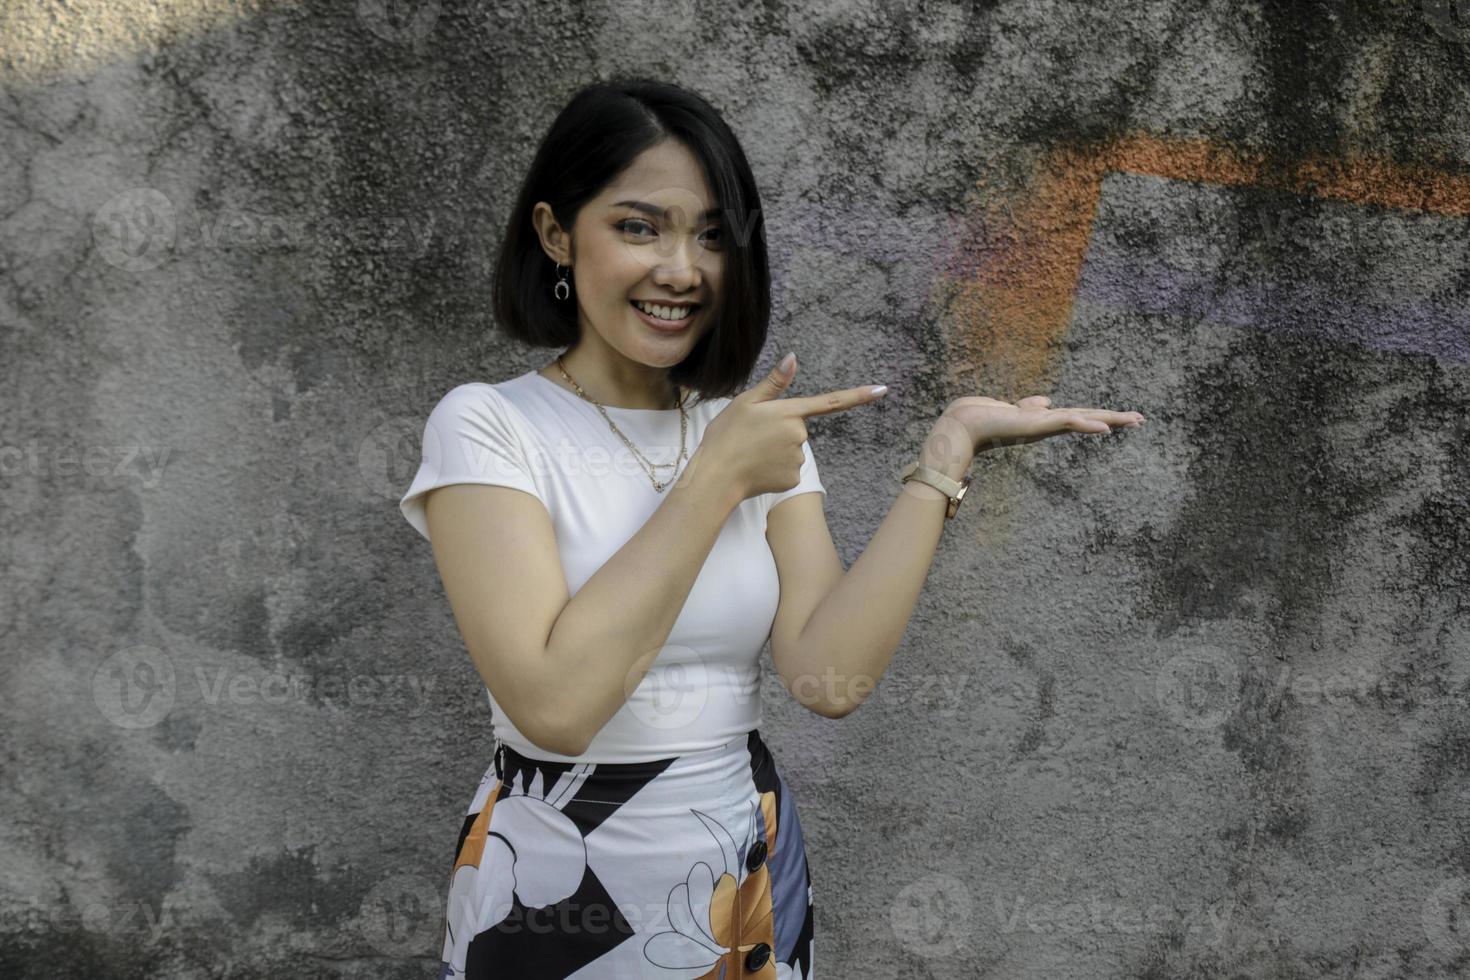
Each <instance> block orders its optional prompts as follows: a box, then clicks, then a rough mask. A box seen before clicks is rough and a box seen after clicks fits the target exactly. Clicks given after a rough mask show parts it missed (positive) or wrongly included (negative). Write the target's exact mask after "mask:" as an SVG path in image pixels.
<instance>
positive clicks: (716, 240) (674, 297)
mask: <svg viewBox="0 0 1470 980" xmlns="http://www.w3.org/2000/svg"><path fill="white" fill-rule="evenodd" d="M713 207H714V205H713V202H712V200H711V195H710V194H709V188H708V187H707V186H706V185H705V181H704V175H703V173H702V172H701V171H700V169H699V163H698V161H697V160H696V158H695V157H694V155H693V154H691V153H690V152H689V151H688V150H687V149H685V148H684V147H683V145H681V144H679V143H677V142H674V141H672V140H666V141H664V142H663V143H660V144H658V145H657V146H654V147H653V148H651V149H649V150H647V151H645V152H644V153H643V154H642V155H641V156H639V157H638V158H637V159H636V160H635V161H634V162H633V164H632V165H631V166H630V167H629V168H628V169H627V170H626V171H624V173H623V174H622V175H621V176H620V177H619V178H618V179H617V180H615V181H614V182H613V183H612V184H610V185H609V186H608V187H606V188H604V189H603V192H602V193H600V194H598V195H597V196H596V197H595V198H593V199H592V200H591V201H588V202H587V204H586V206H584V207H583V208H582V210H581V211H580V212H579V213H578V215H577V219H576V223H575V225H574V226H573V229H572V249H573V251H572V272H571V278H572V298H573V299H575V301H576V303H577V308H578V315H579V319H580V321H581V324H582V329H583V335H584V337H585V336H586V330H587V328H588V327H589V326H590V327H591V329H592V330H594V331H596V333H597V334H598V336H599V337H601V338H602V340H603V342H604V343H605V344H606V345H607V346H609V347H611V348H613V349H615V350H616V351H618V352H619V353H621V354H622V355H623V356H624V357H626V358H628V359H629V360H631V361H634V362H637V363H640V364H644V365H647V366H649V367H655V368H669V367H673V366H674V365H675V364H678V363H679V362H680V361H682V360H684V358H685V357H687V356H688V355H689V353H690V351H692V350H693V349H694V345H695V344H696V343H697V342H698V340H699V338H700V337H701V336H703V334H704V333H705V332H706V331H707V330H708V329H709V324H710V310H711V309H712V308H713V306H714V303H715V300H716V298H717V297H718V296H719V291H720V274H721V272H722V271H723V267H724V255H723V249H724V247H725V239H724V236H725V229H724V224H723V220H722V217H723V216H722V215H719V214H707V213H706V212H707V211H708V210H710V209H712V208H713ZM563 261H565V260H563ZM563 271H565V270H563ZM635 300H645V301H649V302H650V303H652V304H654V305H664V306H666V307H680V306H684V307H690V306H692V309H690V310H688V311H687V313H686V312H681V311H680V310H679V309H673V310H670V309H663V310H659V311H655V312H653V313H644V312H640V311H639V310H638V309H636V308H635V306H634V301H635ZM670 315H672V316H673V317H674V320H673V321H672V322H670V321H668V320H664V319H662V317H665V316H670Z"/></svg>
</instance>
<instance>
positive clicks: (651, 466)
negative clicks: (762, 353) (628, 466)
mask: <svg viewBox="0 0 1470 980" xmlns="http://www.w3.org/2000/svg"><path fill="white" fill-rule="evenodd" d="M556 367H557V370H559V371H560V372H561V375H562V377H564V378H566V379H567V381H568V382H569V383H570V384H571V386H572V387H573V388H574V389H576V392H577V394H578V395H580V396H581V397H582V398H583V400H585V401H589V402H591V403H592V404H593V405H595V406H597V410H598V411H599V412H601V413H602V417H603V418H604V419H607V424H608V425H609V426H611V427H612V430H613V432H615V433H616V434H617V437H618V438H619V439H621V440H623V443H624V444H625V445H626V446H627V447H628V448H629V449H630V450H632V452H633V455H634V456H636V457H637V458H638V465H640V466H642V467H643V472H645V473H647V474H648V480H649V482H650V483H652V484H653V489H654V492H656V493H663V490H664V487H666V486H668V485H669V483H671V482H673V477H672V476H670V477H669V479H668V480H667V481H664V480H660V479H659V478H658V477H657V476H655V475H654V472H653V471H654V470H667V469H671V468H674V467H677V466H678V465H679V463H680V462H683V461H686V460H688V459H689V454H688V450H687V449H686V448H685V445H686V437H687V436H688V434H689V415H688V413H687V412H685V410H684V393H683V392H680V393H679V397H678V408H679V455H678V456H677V457H676V458H675V459H674V461H673V462H672V463H654V462H650V461H649V459H648V457H646V456H644V455H643V454H642V453H641V452H639V451H638V447H637V446H635V445H633V440H631V439H629V438H628V437H627V436H625V435H623V430H622V429H619V428H618V426H617V423H616V422H614V421H613V420H612V416H610V415H608V414H607V409H605V408H603V407H602V403H601V402H599V401H598V400H597V399H595V398H593V397H592V396H590V395H588V394H587V393H586V392H585V391H583V390H582V386H581V385H579V384H577V382H576V380H575V379H574V378H573V377H572V376H571V375H570V374H568V373H567V369H566V365H564V364H562V362H561V358H560V357H558V358H557V359H556Z"/></svg>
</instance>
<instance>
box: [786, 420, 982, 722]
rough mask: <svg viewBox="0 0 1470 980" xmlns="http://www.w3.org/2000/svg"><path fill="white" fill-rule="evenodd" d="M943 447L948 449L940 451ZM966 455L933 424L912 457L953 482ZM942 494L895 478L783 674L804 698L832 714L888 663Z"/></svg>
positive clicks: (907, 615)
mask: <svg viewBox="0 0 1470 980" xmlns="http://www.w3.org/2000/svg"><path fill="white" fill-rule="evenodd" d="M947 446H955V447H960V446H963V447H964V448H962V449H961V448H955V449H954V450H953V451H947V450H946V447H947ZM974 459H975V457H974V454H973V453H972V452H970V450H969V448H968V444H967V443H965V442H964V440H963V439H961V438H957V437H956V435H955V433H954V432H953V431H949V430H947V429H946V428H945V427H944V426H943V425H936V428H935V430H934V432H933V433H931V434H930V437H929V438H928V439H927V440H926V441H925V444H924V447H923V449H922V450H921V451H920V454H919V461H920V462H921V463H923V464H924V465H925V466H929V467H932V468H934V469H936V470H939V471H940V472H941V473H943V474H945V475H946V476H948V477H950V478H951V479H954V480H958V479H960V478H962V477H963V476H964V475H965V474H966V473H967V472H969V469H970V465H971V463H973V462H974ZM948 501H949V498H948V497H946V496H945V495H944V494H943V493H942V492H940V491H939V490H937V489H935V488H934V487H931V486H929V485H928V484H927V483H921V482H919V481H918V480H910V481H909V482H908V483H905V484H903V485H902V486H901V487H900V488H899V490H898V493H897V495H896V498H895V500H894V502H893V505H892V507H890V508H889V510H888V514H887V516H886V517H884V518H883V523H882V524H880V525H879V526H878V530H877V531H876V532H875V533H874V534H873V537H872V539H871V540H870V541H869V542H868V546H867V547H866V548H865V549H864V550H863V553H862V554H861V555H859V556H858V558H857V560H856V561H855V562H853V564H852V567H851V568H849V569H848V570H847V573H846V574H845V575H843V577H842V578H841V579H840V580H839V581H838V583H837V584H836V585H835V586H834V587H833V588H832V591H831V592H829V593H828V594H827V595H826V597H825V598H823V599H822V601H821V602H820V603H818V604H817V607H816V609H814V610H813V611H812V615H811V617H810V618H809V619H808V620H807V622H806V625H805V626H804V627H803V628H802V631H801V635H800V637H799V638H798V640H797V644H796V648H797V650H796V653H795V654H794V656H791V657H789V658H788V659H787V660H786V661H785V662H783V664H782V667H783V674H784V675H785V676H784V679H785V681H786V683H787V684H788V685H790V686H791V689H792V693H793V695H794V696H796V697H797V698H798V700H801V701H803V702H804V703H811V704H814V705H820V709H819V710H820V712H821V713H822V714H824V715H826V716H828V717H832V718H839V717H841V716H842V715H845V714H848V713H849V712H851V711H853V710H854V709H856V708H857V707H858V705H860V704H862V703H863V701H864V700H866V699H867V697H868V695H869V694H871V693H872V691H873V688H874V687H876V686H877V683H878V679H879V678H880V677H882V676H883V672H884V671H885V670H887V669H888V664H889V663H890V662H891V661H892V659H893V655H894V653H896V652H897V650H898V647H899V644H900V643H901V642H902V640H903V634H904V631H905V630H906V629H907V628H908V624H909V620H910V619H911V618H912V617H913V614H914V606H915V605H916V604H917V602H918V600H919V593H920V592H921V591H922V590H923V587H924V580H925V579H926V578H927V577H928V574H929V566H930V565H931V564H932V563H933V561H934V553H935V550H936V549H937V548H938V546H939V539H940V537H941V535H942V533H943V531H944V525H945V523H946V521H947V518H946V517H945V512H946V511H947V510H948V508H949V503H948Z"/></svg>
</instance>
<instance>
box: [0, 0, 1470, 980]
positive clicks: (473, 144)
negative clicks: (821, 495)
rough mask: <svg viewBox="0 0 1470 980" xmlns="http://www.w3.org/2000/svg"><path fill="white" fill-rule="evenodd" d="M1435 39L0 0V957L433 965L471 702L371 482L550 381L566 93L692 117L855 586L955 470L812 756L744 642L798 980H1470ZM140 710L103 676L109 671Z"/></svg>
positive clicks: (1302, 26)
mask: <svg viewBox="0 0 1470 980" xmlns="http://www.w3.org/2000/svg"><path fill="white" fill-rule="evenodd" d="M1467 66H1470V11H1467V10H1466V9H1465V5H1464V4H1463V3H1458V4H1457V3H1451V2H1441V0H1397V2H1385V3H1376V2H1375V3H1368V2H1357V0H1337V2H1302V3H1226V2H1223V0H1219V2H1179V3H1143V2H1134V0H1117V2H1109V3H1105V4H1069V3H1060V2H1046V3H1043V2H1006V3H993V2H990V3H986V2H981V3H975V4H969V5H965V6H959V5H918V4H896V3H886V2H856V3H854V2H847V0H844V2H841V3H835V2H834V3H826V4H821V5H812V4H806V5H786V4H781V3H774V2H773V3H759V4H748V5H743V6H736V7H732V6H729V5H723V4H711V3H694V2H683V3H653V2H650V3H639V4H624V3H611V2H602V3H585V4H584V3H577V4H556V3H552V4H532V3H528V2H516V3H509V4H499V5H488V4H466V3H460V2H451V0H437V2H434V0H428V2H419V3H416V4H412V5H398V6H397V7H396V8H395V9H394V10H389V9H388V4H387V3H386V2H375V0H362V2H360V3H350V2H349V3H342V2H335V0H332V2H329V0H312V2H295V3H286V2H271V3H267V2H259V3H249V4H245V3H219V2H212V0H211V2H206V0H173V2H167V3H165V2H157V3H141V2H126V0H109V2H102V0H91V2H70V3H67V4H53V3H42V2H40V0H21V2H17V3H11V4H7V5H5V6H4V7H3V9H0V73H3V74H0V77H3V79H4V85H3V87H0V162H3V166H0V271H3V276H0V365H3V371H4V381H5V385H4V389H3V391H4V395H3V397H4V399H5V412H4V413H3V415H0V452H3V454H4V455H3V458H0V463H3V469H0V481H3V487H4V493H5V503H6V506H5V508H4V510H3V516H0V520H3V524H4V526H3V535H0V540H3V541H4V542H5V548H4V551H3V553H0V554H3V569H4V582H3V588H0V616H3V620H0V621H3V625H4V635H5V653H6V656H5V657H4V658H3V660H0V692H3V694H0V697H3V702H0V704H3V714H0V718H3V724H4V738H3V739H0V753H3V763H0V814H3V817H4V819H3V820H0V853H3V854H4V855H5V857H4V864H3V870H4V872H5V873H4V875H3V876H0V976H7V977H8V976H51V977H61V976H66V977H70V976H77V977H82V976H85V977H104V976H105V977H118V978H143V977H149V978H153V977H163V978H172V977H197V976H230V977H233V978H248V977H257V976H258V977H276V976H281V975H290V976H293V977H346V976H353V977H360V976H375V977H405V978H406V977H410V976H413V977H419V976H426V975H430V974H431V973H432V972H433V971H434V970H435V963H436V956H437V953H438V949H439V943H440V938H441V936H440V924H439V919H438V916H439V915H440V914H441V912H442V902H443V897H444V889H445V887H446V886H447V871H448V868H449V864H450V861H451V858H452V855H451V853H450V848H451V845H452V843H453V841H454V840H455V834H456V833H457V831H458V830H459V825H460V822H461V818H462V813H463V808H464V806H465V805H466V803H467V802H468V800H469V798H470V796H471V795H472V791H473V789H474V787H475V785H476V783H477V781H478V779H479V777H480V774H481V772H482V771H483V769H484V767H485V765H486V763H487V761H488V737H489V725H488V718H487V717H486V712H485V701H484V697H483V693H482V691H481V690H480V688H479V686H478V683H477V678H476V676H475V673H474V671H473V668H472V667H471V665H470V664H469V662H468V660H467V658H466V657H465V655H464V652H463V649H462V646H461V644H460V642H459V639H458V635H457V633H456V631H455V627H454V623H453V620H452V618H451V616H450V613H449V610H448V606H447V604H446V603H445V601H444V598H443V593H442V590H441V589H440V588H439V586H438V582H437V578H436V576H435V573H434V569H433V563H432V558H431V556H430V554H429V552H428V549H427V548H426V547H425V546H424V543H423V541H422V540H421V539H420V538H418V536H417V535H415V534H414V533H413V532H412V529H411V528H409V527H408V526H407V525H406V524H405V523H404V522H403V521H402V519H401V518H400V517H399V515H398V513H397V510H396V507H395V500H396V497H397V495H398V494H399V493H401V491H402V488H403V487H404V486H405V485H406V483H407V481H408V479H409V478H410V477H411V475H412V471H413V467H414V466H415V465H416V462H417V459H416V453H417V441H416V440H417V435H418V432H419V429H420V428H421V426H422V421H423V416H424V414H425V413H426V412H427V410H428V408H429V407H430V406H431V405H432V404H433V401H434V400H435V399H436V398H437V397H438V396H439V395H441V394H442V393H443V392H444V391H446V390H447V389H448V388H450V387H452V386H454V385H455V384H458V383H460V382H462V381H466V380H471V379H496V378H501V377H506V376H509V375H510V374H512V373H518V372H520V371H522V370H525V369H526V368H528V367H530V366H532V365H535V364H539V363H541V362H542V361H543V360H544V358H545V356H546V352H534V351H524V350H518V349H515V348H513V347H512V346H510V345H508V344H506V343H505V342H503V341H502V340H501V339H499V338H498V337H497V336H496V335H495V333H494V332H493V329H492V326H493V325H492V324H491V322H490V320H489V312H488V306H487V303H486V286H487V282H486V270H487V269H488V268H490V266H491V265H492V263H493V259H494V248H495V241H496V237H497V235H498V232H499V225H500V222H501V220H502V218H503V215H504V214H505V211H506V208H507V207H508V206H509V202H510V200H511V196H512V195H513V193H514V191H515V188H516V181H517V180H518V178H519V176H520V173H521V171H522V168H524V166H525V164H526V163H527V161H528V160H529V157H530V154H531V153H532V151H533V150H534V146H535V141H536V139H537V138H538V137H539V135H540V133H541V132H542V131H543V129H544V127H545V125H546V124H547V122H548V121H549V119H550V117H551V114H552V113H554V112H555V110H556V109H557V108H558V107H559V106H560V105H561V104H562V103H563V102H564V100H565V99H566V97H567V96H568V95H569V94H570V93H571V92H572V91H574V90H575V89H576V88H577V87H578V86H579V85H581V84H582V83H584V82H585V81H588V80H590V79H593V78H596V77H606V76H608V75H611V74H614V73H626V72H646V73H650V74H656V75H663V76H666V77H670V78H673V79H676V80H679V81H682V82H684V83H686V84H689V85H691V86H694V87H696V88H698V89H700V90H701V91H703V92H705V93H706V94H707V95H709V96H710V97H711V98H712V99H713V100H714V101H715V102H716V103H717V104H718V105H720V106H721V107H722V109H723V110H724V111H725V112H726V113H727V115H728V118H729V119H730V122H731V124H732V125H733V126H734V127H735V129H736V131H737V132H738V133H740V134H741V136H742V138H743V139H744V141H745V143H746V147H747V150H748V153H749V156H750V158H751V160H752V162H753V164H754V166H755V167H756V170H757V174H758V177H759V179H760V181H761V185H762V192H763V195H764V200H765V205H766V208H767V220H768V226H769V235H768V237H769V239H770V244H771V248H772V255H773V280H774V282H773V286H774V296H775V300H776V317H775V320H774V322H773V324H772V330H771V339H770V343H769V346H768V350H767V357H766V359H765V360H764V361H763V366H767V365H769V364H772V363H774V361H775V360H776V359H777V358H778V357H779V356H780V355H781V353H783V352H784V351H785V350H788V349H795V350H797V351H798V354H799V356H800V358H801V363H802V375H801V379H800V380H799V383H798V387H799V388H801V389H803V390H817V389H818V388H820V387H826V386H838V385H846V384H859V383H864V382H868V381H882V382H886V383H888V384H889V385H890V386H892V387H893V389H894V390H893V394H891V395H890V396H889V398H888V399H887V400H886V401H885V402H883V403H881V404H880V405H879V406H877V407H875V408H874V409H873V410H871V411H870V412H867V413H865V414H863V415H861V416H859V415H857V414H856V413H848V414H844V415H838V416H834V417H830V418H823V419H818V420H814V421H813V422H812V423H811V424H810V431H811V434H812V442H813V446H814V449H815V451H816V453H817V455H818V457H819V459H820V462H821V466H822V472H823V477H824V481H825V482H826V485H827V487H828V490H829V493H828V498H827V504H828V506H827V512H828V519H829V522H830V523H831V526H832V530H833V534H834V537H835V539H836V541H837V544H838V548H839V551H840V552H841V554H842V556H843V558H844V560H846V561H847V562H851V561H852V560H854V559H855V558H856V556H857V555H858V554H859V553H860V550H861V548H862V546H863V544H864V543H865V542H866V541H867V538H868V535H870V534H871V532H872V530H873V528H874V527H875V526H876V524H877V522H878V521H879V520H881V518H882V516H883V514H884V512H885V509H886V508H887V507H888V505H889V504H890V503H891V501H892V499H893V491H892V487H891V485H890V484H889V483H888V482H886V477H885V474H889V473H891V472H893V471H894V470H896V469H897V467H898V466H900V465H901V464H902V463H903V462H904V461H905V460H906V459H907V458H908V457H909V456H910V455H911V454H912V451H913V449H914V447H915V446H916V445H917V441H918V439H919V438H920V437H921V436H922V435H923V432H924V431H925V429H926V427H927V424H928V421H929V420H930V419H931V418H932V415H933V413H934V412H935V411H937V410H938V409H939V408H940V407H942V406H943V405H944V404H945V402H946V401H948V400H949V399H950V398H953V397H955V396H957V395H960V394H968V393H981V392H983V393H986V394H992V395H996V396H998V397H1005V398H1014V397H1019V396H1021V395H1025V394H1031V393H1037V392H1042V393H1047V394H1050V395H1051V396H1052V397H1053V398H1054V399H1055V400H1056V401H1057V402H1058V403H1059V404H1067V403H1086V404H1095V403H1100V404H1107V405H1117V406H1119V407H1123V408H1136V409H1139V410H1141V411H1143V412H1144V413H1145V414H1146V415H1148V416H1149V418H1150V420H1151V421H1150V422H1149V423H1148V424H1147V425H1146V426H1145V427H1144V428H1143V429H1141V430H1133V431H1130V432H1127V433H1124V434H1120V435H1118V436H1114V437H1104V438H1086V439H1082V438H1079V439H1066V440H1052V441H1048V442H1045V443H1041V444H1037V445H1035V446H1032V447H1028V448H1026V449H1011V450H1004V451H1002V452H1000V453H998V454H987V455H986V456H984V457H982V459H981V460H980V461H979V462H978V463H977V466H976V471H975V472H976V477H977V481H976V484H977V485H976V490H975V492H973V493H972V494H971V496H970V498H969V501H968V502H967V504H966V506H965V508H964V509H963V510H962V512H961V517H960V518H959V519H958V520H957V521H955V522H954V523H953V524H952V525H950V526H948V527H947V528H946V531H945V536H944V539H943V545H942V547H941V550H940V553H939V555H938V557H937V558H936V561H935V564H934V567H933V569H932V571H931V572H930V575H929V579H928V585H927V587H926V589H925V592H924V594H923V597H922V599H921V601H920V605H919V608H918V610H917V612H916V614H915V618H914V621H913V623H912V625H911V626H910V628H909V631H908V633H907V635H906V639H905V642H904V646H903V648H902V649H901V651H900V652H899V655H898V657H897V658H896V660H895V663H894V665H893V667H892V668H891V670H890V671H889V673H888V674H887V675H886V677H885V678H884V681H883V684H882V686H881V688H880V689H879V690H878V691H877V692H876V693H875V694H874V695H873V696H872V698H871V699H870V700H869V702H868V703H867V704H866V705H865V706H864V707H863V708H862V709H861V710H860V711H859V712H857V713H856V714H854V715H852V716H850V717H849V718H847V719H845V720H843V721H842V722H830V721H826V720H823V719H819V718H816V717H815V716H812V715H809V714H807V713H805V712H803V711H801V709H800V708H799V707H797V706H795V705H794V703H793V702H792V701H791V700H790V699H789V697H788V696H787V695H785V694H784V692H782V691H781V689H780V685H779V682H778V681H777V680H776V678H775V677H774V674H773V672H771V671H770V669H769V667H767V676H766V683H765V686H764V690H765V695H766V715H765V717H766V724H765V730H766V733H767V736H768V740H769V741H770V743H771V744H772V746H773V750H774V751H775V752H776V754H777V756H778V758H779V759H780V760H781V763H782V766H783V770H784V771H785V774H786V778H787V780H788V782H789V784H790V785H791V787H792V789H793V791H794V792H795V793H796V795H797V797H798V799H799V801H800V805H801V807H802V816H803V824H804V827H805V828H806V833H807V835H808V846H809V848H810V856H811V863H812V870H813V874H814V889H815V893H816V896H817V915H818V937H817V943H818V948H819V953H818V962H819V964H820V966H819V970H820V971H821V973H822V975H824V976H831V977H838V976H841V977H847V976H874V977H877V976H882V977H889V976H895V977H896V976H904V977H994V978H1005V980H1012V978H1032V977H1036V978H1041V977H1045V978H1049V980H1050V978H1087V980H1093V978H1113V977H1118V978H1141V980H1164V978H1169V980H1175V978H1188V980H1204V978H1230V980H1235V978H1246V977H1252V978H1253V977H1272V978H1275V977H1280V978H1293V980H1295V978H1307V977H1334V978H1337V977H1358V978H1416V980H1418V978H1449V977H1459V976H1464V975H1466V974H1467V973H1470V931H1467V927H1466V925H1465V922H1466V921H1467V916H1466V914H1465V905H1466V901H1465V899H1466V892H1467V887H1470V834H1467V831H1466V827H1467V826H1470V791H1467V778H1470V722H1467V717H1470V715H1467V697H1470V686H1467V671H1470V637H1467V624H1466V618H1465V611H1464V609H1463V597H1464V595H1465V591H1466V588H1467V583H1470V561H1467V559H1466V555H1467V554H1470V542H1467V540H1466V528H1467V527H1470V513H1467V505H1466V496H1465V492H1464V488H1465V486H1466V485H1467V482H1470V473H1467V471H1466V463H1465V460H1466V454H1465V452H1464V449H1465V442H1466V438H1465V437H1466V423H1465V421H1464V418H1465V407H1466V404H1467V394H1470V393H1467V373H1466V372H1467V357H1466V350H1467V336H1470V272H1467V268H1470V266H1467V256H1466V249H1467V245H1466V242H1467V241H1470V235H1467V231H1470V224H1467V223H1470V69H1467ZM124 698H125V699H126V700H123V699H124Z"/></svg>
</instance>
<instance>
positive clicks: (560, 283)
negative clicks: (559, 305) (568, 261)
mask: <svg viewBox="0 0 1470 980" xmlns="http://www.w3.org/2000/svg"><path fill="white" fill-rule="evenodd" d="M556 271H557V274H558V275H559V276H560V275H561V263H560V262H558V263H557V264H556ZM552 293H554V294H555V295H556V298H557V299H566V298H567V297H568V296H570V295H572V287H571V286H570V285H568V283H567V277H566V276H561V277H560V278H559V279H557V281H556V287H555V288H554V289H552Z"/></svg>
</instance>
